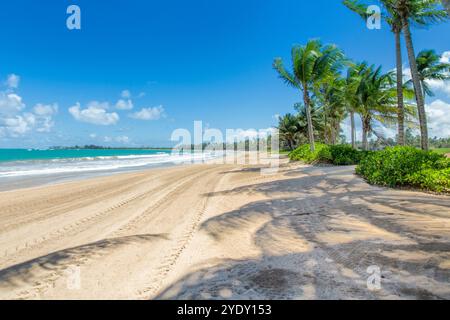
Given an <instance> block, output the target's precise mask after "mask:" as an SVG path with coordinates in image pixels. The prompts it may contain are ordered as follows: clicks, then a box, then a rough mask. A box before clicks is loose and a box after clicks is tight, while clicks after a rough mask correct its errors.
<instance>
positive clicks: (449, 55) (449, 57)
mask: <svg viewBox="0 0 450 320" xmlns="http://www.w3.org/2000/svg"><path fill="white" fill-rule="evenodd" d="M440 61H441V62H442V63H450V51H446V52H444V53H443V54H442V56H441V60H440Z"/></svg>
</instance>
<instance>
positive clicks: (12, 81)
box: [6, 73, 20, 89]
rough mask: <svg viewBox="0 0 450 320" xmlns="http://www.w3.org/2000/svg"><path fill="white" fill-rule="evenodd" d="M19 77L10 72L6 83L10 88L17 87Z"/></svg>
mask: <svg viewBox="0 0 450 320" xmlns="http://www.w3.org/2000/svg"><path fill="white" fill-rule="evenodd" d="M19 82H20V77H19V76H18V75H16V74H14V73H13V74H10V75H9V76H8V79H6V85H7V86H8V87H9V88H11V89H17V88H18V87H19Z"/></svg>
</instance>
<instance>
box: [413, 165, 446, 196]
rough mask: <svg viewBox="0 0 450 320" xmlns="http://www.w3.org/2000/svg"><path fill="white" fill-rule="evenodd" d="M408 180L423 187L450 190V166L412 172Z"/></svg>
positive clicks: (443, 190)
mask: <svg viewBox="0 0 450 320" xmlns="http://www.w3.org/2000/svg"><path fill="white" fill-rule="evenodd" d="M407 180H408V182H409V183H410V184H411V185H412V186H415V187H419V188H422V189H426V190H430V191H437V192H450V168H446V169H440V170H436V169H425V170H421V171H419V172H416V173H413V174H410V175H409V176H408V178H407Z"/></svg>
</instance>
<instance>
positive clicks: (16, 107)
mask: <svg viewBox="0 0 450 320" xmlns="http://www.w3.org/2000/svg"><path fill="white" fill-rule="evenodd" d="M24 108H25V104H24V103H23V102H22V97H20V96H18V95H17V94H15V93H5V92H0V115H13V114H15V113H17V112H20V111H22V109H24Z"/></svg>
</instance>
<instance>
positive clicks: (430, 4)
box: [385, 0, 449, 150]
mask: <svg viewBox="0 0 450 320" xmlns="http://www.w3.org/2000/svg"><path fill="white" fill-rule="evenodd" d="M385 3H386V5H387V6H388V7H389V8H390V9H391V10H392V11H393V12H395V13H396V14H397V15H398V16H399V17H400V19H401V23H402V30H403V34H404V37H405V43H406V48H407V52H408V60H409V65H410V69H411V77H412V83H413V87H414V93H415V96H416V101H417V111H418V114H419V122H420V135H421V147H422V149H424V150H428V126H427V117H426V113H425V100H424V95H423V91H422V87H421V85H420V76H419V70H418V66H417V62H416V55H415V52H414V45H413V41H412V35H411V24H417V25H419V26H429V25H430V24H432V23H437V22H442V21H445V20H447V19H448V18H449V14H448V12H446V11H445V10H443V9H442V7H441V4H442V0H385Z"/></svg>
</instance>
